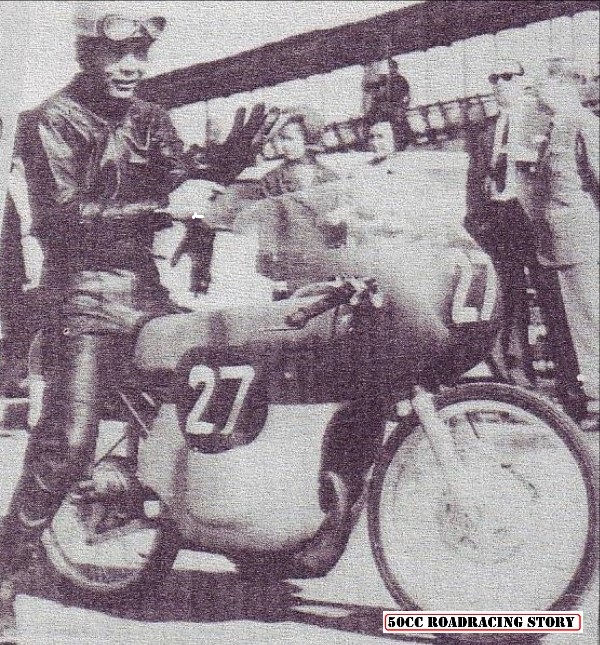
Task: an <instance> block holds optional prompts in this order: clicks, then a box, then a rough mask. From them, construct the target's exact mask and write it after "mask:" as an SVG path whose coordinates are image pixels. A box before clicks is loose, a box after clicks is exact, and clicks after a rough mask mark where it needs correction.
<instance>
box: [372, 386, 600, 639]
mask: <svg viewBox="0 0 600 645" xmlns="http://www.w3.org/2000/svg"><path fill="white" fill-rule="evenodd" d="M436 408H437V410H438V413H439V415H440V417H441V419H442V420H443V421H444V422H445V423H446V424H447V425H448V427H449V428H450V431H451V433H452V437H453V440H454V443H455V446H456V450H457V453H458V456H459V460H460V462H461V465H462V466H463V468H464V472H463V473H461V476H462V477H463V481H467V482H469V491H470V492H469V495H468V497H469V498H470V500H471V502H472V503H470V504H468V505H467V506H466V507H465V508H468V512H467V513H465V512H462V511H464V509H457V506H456V505H455V504H453V503H452V499H451V498H450V497H449V495H448V491H447V488H446V486H445V482H444V479H443V477H442V472H441V469H440V467H439V465H438V463H437V461H436V458H435V456H434V454H433V452H432V449H431V446H430V443H429V441H428V439H427V436H426V434H425V432H424V430H423V429H422V428H421V427H420V426H419V425H418V421H417V420H416V417H415V418H414V427H413V428H412V429H411V430H412V431H411V432H407V431H406V428H404V429H401V428H400V427H399V428H397V429H396V431H395V432H394V433H393V434H392V435H391V437H390V438H389V440H388V441H387V442H386V445H385V446H384V449H383V454H382V457H381V459H380V460H379V462H378V463H377V464H376V467H375V470H374V473H373V479H372V482H371V486H370V490H369V500H368V521H369V536H370V540H371V546H372V549H373V553H374V557H375V561H376V564H377V567H378V570H379V572H380V574H381V576H382V578H383V580H384V582H385V584H386V586H387V588H388V590H389V592H390V594H391V595H392V597H393V598H394V599H395V600H396V601H397V602H398V603H399V604H400V606H401V607H402V609H407V610H414V611H418V610H423V611H544V610H551V609H552V610H569V609H571V608H573V607H574V606H575V605H576V603H577V601H578V600H579V598H580V597H581V595H582V594H583V592H584V591H585V589H586V587H587V585H588V583H589V581H590V579H591V577H592V575H593V573H594V569H595V563H596V545H597V538H598V511H597V491H596V489H595V486H594V482H595V474H594V468H593V465H592V462H591V459H590V457H589V455H588V452H587V450H586V448H585V446H584V445H583V444H582V442H581V440H580V435H579V430H578V428H577V427H576V426H575V425H574V423H573V422H572V421H571V420H570V419H569V418H568V417H567V416H566V415H565V414H563V413H562V412H561V411H560V410H558V409H557V408H556V407H555V406H553V405H552V404H550V403H549V402H548V401H546V400H545V399H543V398H542V397H540V396H537V395H535V394H532V393H530V392H527V391H525V390H522V389H520V388H516V387H512V386H506V385H499V384H494V383H478V384H468V385H462V386H459V387H457V388H454V389H452V390H449V391H447V392H444V393H442V394H440V395H438V396H437V397H436ZM453 638H454V639H455V640H461V639H464V640H477V641H478V642H490V641H493V642H502V639H503V638H506V637H503V636H497V635H494V636H491V635H490V636H483V635H468V636H459V635H455V636H453ZM512 639H513V640H512V641H511V642H514V636H512Z"/></svg>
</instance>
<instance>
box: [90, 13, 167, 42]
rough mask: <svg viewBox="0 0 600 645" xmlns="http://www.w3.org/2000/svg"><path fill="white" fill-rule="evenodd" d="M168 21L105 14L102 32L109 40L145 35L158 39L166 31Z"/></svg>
mask: <svg viewBox="0 0 600 645" xmlns="http://www.w3.org/2000/svg"><path fill="white" fill-rule="evenodd" d="M166 24H167V21H166V20H165V19H164V18H161V17H156V18H148V19H147V20H133V19H131V18H123V17H122V16H118V15H110V16H105V17H104V18H103V19H102V22H101V24H100V31H101V33H103V34H104V36H106V38H108V39H109V40H114V41H117V42H118V41H121V40H127V39H129V38H140V37H144V36H148V37H150V38H151V39H152V40H156V39H157V38H158V37H159V36H160V35H161V34H162V32H163V31H164V29H165V26H166Z"/></svg>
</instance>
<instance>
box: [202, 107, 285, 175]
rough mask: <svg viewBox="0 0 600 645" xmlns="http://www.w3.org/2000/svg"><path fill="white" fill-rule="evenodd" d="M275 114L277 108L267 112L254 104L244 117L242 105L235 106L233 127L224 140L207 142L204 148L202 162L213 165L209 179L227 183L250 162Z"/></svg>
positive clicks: (260, 145)
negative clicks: (236, 107)
mask: <svg viewBox="0 0 600 645" xmlns="http://www.w3.org/2000/svg"><path fill="white" fill-rule="evenodd" d="M279 115H280V110H279V109H277V108H271V109H270V110H269V111H267V110H266V109H265V104H264V103H258V104H256V105H255V106H254V107H253V108H252V110H251V111H250V115H249V117H248V119H246V108H244V107H240V108H238V109H237V111H236V113H235V118H234V121H233V127H232V128H231V131H230V132H229V135H228V136H227V138H226V139H225V141H224V142H223V143H221V144H216V143H214V144H210V145H209V146H208V147H207V149H206V152H205V161H206V163H207V164H208V165H209V166H212V168H213V171H212V174H211V176H210V179H212V180H213V181H216V182H218V183H220V184H228V183H230V182H232V181H233V180H234V179H235V178H236V177H237V176H238V175H239V174H240V173H241V172H242V170H244V169H245V168H247V167H248V166H251V165H253V164H254V161H255V159H256V155H257V154H258V153H259V152H260V151H261V150H262V147H263V145H264V142H265V140H266V138H267V137H268V136H269V133H270V132H271V130H272V129H273V126H274V125H275V123H276V122H277V120H278V119H279Z"/></svg>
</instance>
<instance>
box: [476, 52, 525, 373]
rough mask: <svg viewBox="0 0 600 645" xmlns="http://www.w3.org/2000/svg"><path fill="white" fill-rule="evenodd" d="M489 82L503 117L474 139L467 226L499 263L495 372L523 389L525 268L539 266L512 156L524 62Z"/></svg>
mask: <svg viewBox="0 0 600 645" xmlns="http://www.w3.org/2000/svg"><path fill="white" fill-rule="evenodd" d="M489 81H490V83H491V85H492V87H493V91H494V95H495V97H496V101H497V104H498V108H499V112H498V115H497V116H496V117H494V118H493V119H490V120H489V121H487V122H486V123H484V124H483V126H478V127H476V128H474V129H473V131H472V132H471V133H470V136H469V139H468V144H467V145H468V152H469V155H470V164H469V172H468V179H467V216H466V218H465V227H466V228H467V230H468V231H469V233H470V234H471V235H472V236H473V237H474V238H475V240H476V241H477V242H478V243H479V244H480V245H481V247H482V248H483V249H484V250H485V251H486V252H487V253H488V254H489V255H490V257H491V258H492V260H493V261H494V265H495V267H496V271H497V272H498V277H499V280H500V284H501V287H502V292H503V296H504V302H505V305H504V322H503V326H502V329H501V331H500V334H499V337H498V342H497V346H496V348H495V349H494V352H493V361H494V367H495V368H496V369H497V371H498V372H499V375H500V376H502V377H503V378H504V379H506V380H508V381H510V382H512V383H514V384H518V385H524V386H530V385H532V384H533V383H534V382H535V375H534V372H533V368H532V357H531V353H530V347H529V342H528V305H527V283H526V276H525V267H527V268H528V269H529V271H530V274H531V273H534V272H535V270H536V267H537V262H536V259H535V251H534V245H533V241H532V240H533V238H532V231H531V226H530V223H529V220H528V218H527V215H526V214H525V212H524V210H523V208H522V206H521V204H520V202H519V198H518V197H519V186H518V173H517V168H516V163H515V160H514V157H513V155H512V153H511V130H512V129H516V126H517V123H516V115H515V107H516V106H517V105H518V103H519V100H520V98H521V96H522V93H523V87H524V70H523V67H522V65H521V64H520V63H519V62H518V61H512V60H508V61H503V62H502V63H500V64H499V65H498V66H497V67H496V68H495V70H494V71H493V73H492V74H490V77H489Z"/></svg>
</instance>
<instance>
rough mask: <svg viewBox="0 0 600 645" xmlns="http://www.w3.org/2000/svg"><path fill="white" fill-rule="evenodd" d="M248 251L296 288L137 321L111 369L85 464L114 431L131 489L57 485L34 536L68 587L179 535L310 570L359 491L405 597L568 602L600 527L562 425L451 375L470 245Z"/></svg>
mask: <svg viewBox="0 0 600 645" xmlns="http://www.w3.org/2000/svg"><path fill="white" fill-rule="evenodd" d="M292 228H293V227H292ZM299 229H302V226H299ZM302 230H304V229H302ZM289 231H290V229H289V228H288V231H287V232H288V233H289ZM228 235H231V233H228ZM288 241H289V240H288ZM267 247H268V254H267V255H268V258H267V259H269V261H270V266H271V267H273V266H274V265H281V262H282V261H283V259H282V258H284V256H286V257H287V259H288V260H289V259H290V256H293V255H294V254H296V256H295V257H294V258H292V259H293V262H292V264H295V265H296V266H298V263H299V262H300V263H302V262H304V265H303V266H304V269H305V271H304V274H303V276H304V278H305V284H304V286H301V287H300V288H298V289H297V290H296V291H295V292H294V293H292V295H291V296H290V297H287V298H284V299H279V300H276V301H272V302H261V303H258V304H256V305H253V306H249V305H247V304H241V305H236V304H235V303H232V304H230V305H227V306H222V307H212V308H207V309H206V310H203V311H195V312H192V313H184V314H173V315H169V316H164V317H161V318H157V319H154V320H152V321H150V322H148V323H147V324H146V325H145V326H144V327H143V329H142V330H141V331H140V333H139V336H138V337H137V340H136V343H135V351H134V357H133V363H132V364H131V365H129V364H128V366H127V368H126V369H125V370H123V372H126V374H125V375H124V374H123V373H122V372H121V373H119V375H118V376H116V375H115V374H112V375H108V377H107V381H106V389H107V398H108V399H111V400H117V401H118V402H119V407H120V409H122V410H123V411H124V412H125V414H126V417H127V420H128V423H127V425H126V429H125V431H124V432H123V435H122V436H120V437H119V438H118V439H117V441H116V442H115V444H114V445H113V447H112V448H111V449H110V450H108V451H107V452H106V453H105V454H104V455H102V456H101V457H100V458H99V459H98V461H97V462H96V464H95V465H94V469H95V471H98V470H101V469H102V468H103V467H105V466H106V464H107V462H110V460H111V459H112V458H114V454H115V453H116V452H117V448H118V446H119V445H120V444H122V443H123V442H124V441H129V440H131V439H132V437H133V439H134V440H135V441H136V442H137V445H138V452H137V455H138V459H137V462H138V467H137V480H138V482H139V485H138V486H137V487H136V488H135V490H132V491H128V492H127V493H126V494H120V495H115V496H110V495H107V496H105V497H100V498H94V497H92V498H85V496H82V495H81V494H80V492H79V489H77V488H76V489H74V490H73V491H72V492H71V493H70V494H68V495H67V496H66V497H65V499H64V502H63V504H62V506H61V507H60V509H59V510H58V512H57V513H56V515H55V516H54V518H53V520H52V522H51V524H50V525H49V527H48V528H47V529H46V530H45V531H44V533H43V537H42V543H43V547H44V550H45V554H46V556H47V559H48V561H49V563H50V564H51V566H52V567H53V569H54V570H55V571H56V572H57V573H58V574H59V575H60V576H61V578H62V579H63V581H64V583H65V584H66V585H67V587H68V588H71V589H72V590H73V591H74V592H75V593H76V594H77V595H79V596H80V595H81V594H84V595H85V594H88V595H91V596H93V597H95V598H96V599H98V598H113V597H117V596H128V595H129V594H131V593H132V592H133V591H134V589H136V588H138V589H139V588H143V589H145V590H147V589H148V587H149V586H151V585H157V584H160V582H161V580H162V579H164V577H165V576H166V575H167V574H168V572H169V570H170V569H171V567H172V565H173V563H174V561H175V558H176V556H177V554H178V552H179V550H180V549H182V548H186V549H192V550H195V551H203V552H210V553H217V554H221V555H225V556H227V557H228V558H229V559H230V560H231V561H232V562H234V563H235V564H236V565H237V567H238V570H239V571H240V573H241V574H243V575H252V576H263V577H270V576H271V577H279V578H287V577H308V576H323V575H326V574H327V573H328V572H329V571H330V570H332V569H333V567H334V566H335V565H336V563H337V561H338V560H339V558H340V557H341V555H342V554H343V552H344V549H345V546H346V544H347V542H348V538H349V536H350V534H351V531H352V528H353V527H354V525H355V523H356V520H357V517H358V515H359V514H360V512H361V509H363V507H364V506H366V512H367V517H368V530H369V539H370V543H371V547H372V552H373V556H374V559H375V563H376V565H377V569H378V571H379V573H380V575H381V577H382V579H383V582H384V583H385V585H386V587H387V589H388V590H389V592H390V594H391V596H392V597H393V598H394V600H396V601H397V602H398V604H399V605H400V607H401V608H402V609H409V610H424V611H456V610H465V609H467V608H468V609H469V610H470V611H497V610H499V609H502V610H507V608H508V609H511V608H512V609H514V610H515V611H542V610H550V609H569V608H572V607H574V606H575V605H576V603H577V601H578V599H579V598H580V597H581V595H582V594H583V593H584V591H585V589H586V587H587V585H588V583H589V581H590V579H591V577H592V575H593V571H594V567H595V558H596V545H597V536H598V532H597V525H598V516H597V493H596V490H595V487H594V479H595V477H594V471H593V465H592V463H591V460H590V457H589V455H588V453H587V451H586V449H585V447H584V445H583V444H582V441H581V438H580V434H579V430H578V429H577V427H576V426H575V425H574V423H573V422H572V421H571V420H570V419H569V417H568V416H566V415H565V414H564V413H563V412H562V411H560V410H559V409H557V408H556V407H555V406H554V405H552V404H551V403H550V402H549V401H547V400H546V399H544V398H542V397H541V396H538V395H536V394H534V393H532V392H530V391H526V390H523V389H520V388H517V387H513V386H508V385H502V384H498V383H492V382H481V383H470V384H457V381H458V380H459V378H460V376H461V375H462V374H464V373H465V372H466V371H467V370H469V369H471V368H472V367H473V366H475V365H477V364H478V363H479V362H480V361H481V360H482V358H483V357H484V356H485V355H486V354H487V352H488V350H489V347H490V344H491V342H492V341H493V338H494V333H495V330H496V328H497V324H498V319H499V317H500V315H501V313H500V312H501V301H500V300H501V299H500V294H499V293H498V289H497V283H496V276H495V273H494V269H493V266H492V264H491V262H490V260H489V258H488V257H487V256H486V255H485V254H484V253H483V252H482V251H481V250H480V249H479V248H478V247H477V246H476V245H475V244H474V243H473V242H472V241H468V240H467V241H465V240H464V239H462V240H460V241H448V240H446V241H440V240H439V239H438V241H437V242H436V241H434V242H431V240H430V239H426V238H423V237H418V236H416V237H414V238H406V239H404V238H403V239H391V240H388V241H387V242H385V243H384V242H382V243H381V244H379V245H378V251H377V253H373V252H372V249H369V248H368V247H365V246H362V245H356V246H352V245H348V244H347V245H344V244H338V245H337V248H335V249H328V251H327V253H328V258H329V259H328V260H327V262H329V264H328V265H327V268H326V269H323V268H322V267H323V263H322V260H323V257H322V256H319V257H317V260H318V262H315V263H311V261H309V260H307V258H306V255H303V256H302V258H300V257H299V256H298V254H299V251H298V247H297V246H295V245H294V244H293V243H290V244H288V245H287V246H285V248H284V246H281V245H280V246H279V247H278V248H277V249H276V251H277V252H274V247H273V246H272V245H267ZM263 260H264V258H263ZM327 262H326V263H325V264H327ZM264 264H265V262H263V265H264ZM266 264H269V262H266ZM316 265H318V266H319V267H321V268H320V269H319V271H316V272H315V271H313V270H312V268H311V267H314V266H316ZM328 272H330V274H328ZM331 276H337V277H334V278H332V279H329V280H328V279H327V278H329V277H331ZM316 278H320V279H318V280H317V279H316ZM91 476H92V477H93V472H92V474H91ZM457 638H459V639H460V638H462V639H467V640H468V639H473V638H476V639H477V640H479V641H485V638H486V637H485V636H482V635H477V636H472V635H463V636H457ZM488 638H489V637H488ZM493 638H495V639H496V640H495V641H494V642H497V641H498V639H499V638H503V637H499V636H497V635H494V637H493ZM511 638H512V639H513V640H512V641H511V642H514V636H511Z"/></svg>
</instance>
